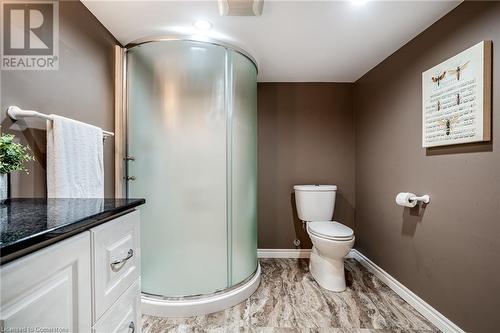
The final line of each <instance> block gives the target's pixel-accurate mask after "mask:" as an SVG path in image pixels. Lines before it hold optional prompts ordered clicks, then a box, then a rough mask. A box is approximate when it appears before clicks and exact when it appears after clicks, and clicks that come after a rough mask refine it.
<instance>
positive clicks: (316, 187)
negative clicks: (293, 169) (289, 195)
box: [293, 185, 337, 192]
mask: <svg viewBox="0 0 500 333" xmlns="http://www.w3.org/2000/svg"><path fill="white" fill-rule="evenodd" d="M293 189H294V190H296V191H309V192H325V191H336V190H337V185H295V186H294V187H293Z"/></svg>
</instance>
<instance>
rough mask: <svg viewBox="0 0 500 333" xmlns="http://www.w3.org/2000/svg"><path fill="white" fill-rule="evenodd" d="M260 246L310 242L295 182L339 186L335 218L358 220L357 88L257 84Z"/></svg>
mask: <svg viewBox="0 0 500 333" xmlns="http://www.w3.org/2000/svg"><path fill="white" fill-rule="evenodd" d="M257 99H258V107H257V113H258V228H259V229H258V231H259V234H258V235H259V240H258V246H259V248H282V249H290V248H294V245H293V240H294V239H296V238H297V239H299V240H300V241H301V247H302V248H310V247H311V243H310V240H309V237H308V236H307V233H306V231H305V230H304V229H303V228H302V223H301V222H300V221H299V220H298V218H297V216H296V210H295V206H294V204H295V203H294V198H293V196H292V192H293V191H292V188H293V185H295V184H336V185H338V193H337V203H336V206H335V214H334V217H335V219H336V220H337V221H340V222H342V223H345V224H347V225H349V226H351V227H352V226H353V222H354V118H353V112H352V84H349V83H259V84H258V94H257Z"/></svg>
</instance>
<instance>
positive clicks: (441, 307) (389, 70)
mask: <svg viewBox="0 0 500 333" xmlns="http://www.w3.org/2000/svg"><path fill="white" fill-rule="evenodd" d="M482 40H492V41H493V50H494V51H493V64H494V65H493V67H494V70H493V140H492V142H488V143H479V144H467V145H457V146H449V147H440V148H433V149H425V148H422V147H421V144H422V143H421V141H422V140H421V136H422V134H421V126H422V123H421V122H422V116H421V113H422V102H421V98H422V97H421V96H422V95H421V94H422V83H421V80H422V72H423V71H425V70H427V69H428V68H431V67H432V66H434V65H436V64H439V63H440V62H442V61H444V60H446V59H447V58H449V57H451V56H453V55H455V54H457V53H459V52H461V51H462V50H464V49H467V48H468V47H470V46H472V45H475V44H476V43H478V42H480V41H482ZM498 46H500V3H499V2H464V3H462V4H461V5H460V6H458V7H457V8H456V9H455V10H453V11H452V12H450V13H449V14H448V15H446V16H445V17H444V18H442V19H441V20H440V21H438V22H437V23H435V24H434V25H433V26H431V27H430V28H429V29H427V30H426V31H425V32H423V33H422V34H421V35H419V36H418V37H416V38H415V39H414V40H412V41H411V42H410V43H408V44H407V45H405V46H404V47H402V48H401V49H400V50H399V51H397V52H396V53H394V54H393V55H392V56H390V57H389V58H388V59H386V60H385V61H384V62H382V63H381V64H379V65H378V66H377V67H375V68H374V69H372V70H371V71H370V72H369V73H367V74H366V75H365V76H364V77H362V78H361V79H360V80H359V81H357V82H356V84H355V88H354V94H355V95H354V96H355V97H354V100H355V114H356V221H355V234H356V244H355V248H357V249H358V250H359V251H360V252H362V253H363V254H364V255H366V256H367V257H368V258H370V259H371V260H373V261H374V262H375V263H376V264H378V265H379V266H381V267H382V268H383V269H384V270H386V271H387V272H388V273H389V274H391V275H392V276H394V277H395V278H396V279H398V280H399V281H400V282H401V283H403V284H404V285H405V286H406V287H408V288H409V289H411V290H412V291H413V292H415V293H416V294H417V295H419V296H420V297H421V298H423V299H424V300H425V301H426V302H428V303H429V304H430V305H432V306H433V307H434V308H436V309H437V310H438V311H440V312H441V313H442V314H444V315H445V316H446V317H448V318H449V319H450V320H452V321H453V322H455V323H456V324H457V325H459V326H460V327H461V328H462V329H464V330H465V331H467V332H493V331H498V327H500V316H499V315H500V312H499V311H500V310H499V309H500V297H499V295H500V284H499V283H498V281H499V276H500V260H499V254H500V242H499V239H500V152H499V146H500V132H499V133H496V132H498V131H495V130H499V129H500V104H499V103H498V101H499V100H500V86H499V85H498V82H499V79H500V52H498ZM400 191H414V192H416V193H419V194H423V193H428V194H430V195H431V202H430V204H429V205H427V207H425V209H422V210H420V211H416V210H410V209H408V208H407V209H403V208H402V207H399V206H396V205H395V203H394V198H395V196H396V194H397V193H398V192H400Z"/></svg>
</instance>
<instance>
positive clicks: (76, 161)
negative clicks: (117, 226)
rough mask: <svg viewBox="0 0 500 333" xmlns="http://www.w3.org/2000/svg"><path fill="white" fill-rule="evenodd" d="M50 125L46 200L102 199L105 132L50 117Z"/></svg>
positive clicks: (66, 119)
mask: <svg viewBox="0 0 500 333" xmlns="http://www.w3.org/2000/svg"><path fill="white" fill-rule="evenodd" d="M51 117H52V119H53V120H52V121H51V120H48V121H47V196H48V197H49V198H103V197H104V162H103V142H102V140H103V136H102V135H103V134H102V129H100V128H99V127H96V126H92V125H89V124H86V123H82V122H79V121H76V120H73V119H68V118H64V117H61V116H57V115H51Z"/></svg>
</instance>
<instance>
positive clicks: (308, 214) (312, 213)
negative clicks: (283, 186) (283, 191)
mask: <svg viewBox="0 0 500 333" xmlns="http://www.w3.org/2000/svg"><path fill="white" fill-rule="evenodd" d="M293 189H294V191H295V204H296V206H297V213H298V216H299V219H301V220H302V221H307V222H313V221H331V220H332V218H333V210H334V208H335V193H336V192H337V186H336V185H295V186H294V187H293Z"/></svg>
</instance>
